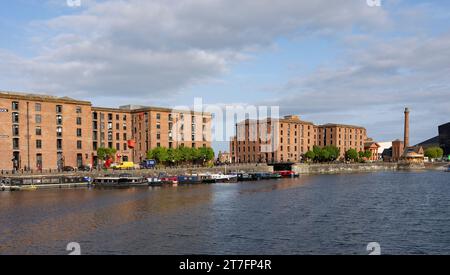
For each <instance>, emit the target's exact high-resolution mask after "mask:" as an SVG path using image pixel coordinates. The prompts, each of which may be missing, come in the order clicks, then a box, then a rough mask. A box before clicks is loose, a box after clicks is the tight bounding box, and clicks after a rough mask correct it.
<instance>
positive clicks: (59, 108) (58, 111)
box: [56, 105, 62, 114]
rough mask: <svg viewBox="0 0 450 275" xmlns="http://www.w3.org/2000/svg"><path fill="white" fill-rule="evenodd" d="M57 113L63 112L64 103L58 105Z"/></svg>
mask: <svg viewBox="0 0 450 275" xmlns="http://www.w3.org/2000/svg"><path fill="white" fill-rule="evenodd" d="M56 113H57V114H60V113H62V105H56Z"/></svg>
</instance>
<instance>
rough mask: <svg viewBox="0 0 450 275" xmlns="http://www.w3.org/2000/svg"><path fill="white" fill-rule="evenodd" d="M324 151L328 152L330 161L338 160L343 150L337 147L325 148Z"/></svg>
mask: <svg viewBox="0 0 450 275" xmlns="http://www.w3.org/2000/svg"><path fill="white" fill-rule="evenodd" d="M322 150H326V151H328V153H329V157H328V158H329V160H330V161H334V160H337V159H338V158H339V156H340V155H341V149H339V148H338V147H336V146H325V147H324V148H323V149H322Z"/></svg>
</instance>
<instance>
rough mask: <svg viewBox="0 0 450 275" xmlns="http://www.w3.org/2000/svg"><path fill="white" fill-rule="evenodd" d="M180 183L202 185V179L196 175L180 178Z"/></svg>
mask: <svg viewBox="0 0 450 275" xmlns="http://www.w3.org/2000/svg"><path fill="white" fill-rule="evenodd" d="M178 183H179V184H199V183H202V177H201V176H198V175H195V176H178Z"/></svg>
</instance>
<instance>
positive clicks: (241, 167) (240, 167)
mask: <svg viewBox="0 0 450 275" xmlns="http://www.w3.org/2000/svg"><path fill="white" fill-rule="evenodd" d="M232 172H273V166H269V165H266V164H237V165H223V166H215V167H174V168H170V167H168V168H159V169H142V170H112V169H108V170H94V171H92V172H81V171H80V172H57V171H54V172H46V173H36V172H34V173H31V172H22V173H15V174H11V173H3V174H0V178H2V177H4V178H39V177H58V176H61V177H79V176H89V177H96V176H104V175H119V174H124V173H126V174H131V175H133V176H147V177H150V176H158V175H159V174H161V173H165V174H167V175H190V174H203V173H212V174H214V173H232Z"/></svg>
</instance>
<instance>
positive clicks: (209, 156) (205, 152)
mask: <svg viewBox="0 0 450 275" xmlns="http://www.w3.org/2000/svg"><path fill="white" fill-rule="evenodd" d="M198 155H199V159H200V160H201V161H202V162H208V161H210V160H213V159H214V150H213V149H212V148H209V147H202V148H199V149H198Z"/></svg>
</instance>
